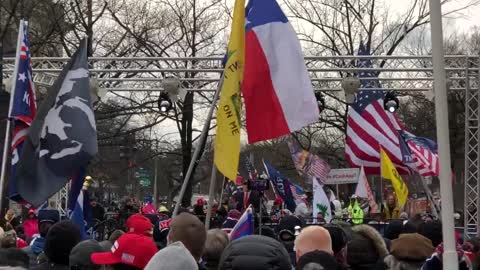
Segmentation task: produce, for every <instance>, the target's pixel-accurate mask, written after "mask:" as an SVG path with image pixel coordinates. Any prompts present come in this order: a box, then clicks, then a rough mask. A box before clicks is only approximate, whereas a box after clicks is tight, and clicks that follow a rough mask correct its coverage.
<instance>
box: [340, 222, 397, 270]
mask: <svg viewBox="0 0 480 270" xmlns="http://www.w3.org/2000/svg"><path fill="white" fill-rule="evenodd" d="M352 231H353V233H352V239H351V240H350V241H349V242H348V244H347V262H348V264H349V265H350V269H352V270H364V269H385V266H384V263H383V258H384V257H385V256H387V255H388V250H387V246H386V244H385V241H384V240H383V238H382V236H381V235H380V233H378V231H377V230H376V229H375V228H373V227H371V226H368V225H357V226H354V227H353V228H352Z"/></svg>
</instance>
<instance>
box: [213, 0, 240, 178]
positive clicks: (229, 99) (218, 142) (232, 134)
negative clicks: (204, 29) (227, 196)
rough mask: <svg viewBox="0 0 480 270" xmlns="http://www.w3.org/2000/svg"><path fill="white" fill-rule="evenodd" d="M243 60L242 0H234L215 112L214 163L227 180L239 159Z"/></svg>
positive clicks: (235, 173)
mask: <svg viewBox="0 0 480 270" xmlns="http://www.w3.org/2000/svg"><path fill="white" fill-rule="evenodd" d="M244 63H245V0H236V1H235V8H234V11H233V22H232V32H231V33H230V41H229V43H228V54H227V59H226V64H225V71H224V74H223V84H222V89H221V92H220V103H219V105H218V111H217V135H216V138H215V152H214V160H215V166H217V168H218V171H220V172H221V173H222V174H223V175H224V176H226V177H227V178H228V179H231V180H232V181H233V179H236V177H237V172H238V161H239V158H240V129H241V127H242V123H241V118H240V114H241V106H242V105H241V97H240V86H241V85H242V80H243V68H244Z"/></svg>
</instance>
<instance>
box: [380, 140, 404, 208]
mask: <svg viewBox="0 0 480 270" xmlns="http://www.w3.org/2000/svg"><path fill="white" fill-rule="evenodd" d="M380 161H381V163H382V169H381V171H382V177H383V178H385V179H389V180H390V181H392V185H393V188H394V189H395V193H396V195H397V199H398V204H399V206H400V207H403V206H404V205H405V203H406V202H407V197H408V187H407V185H406V184H405V182H403V179H402V177H401V176H400V174H399V173H398V171H397V169H396V168H395V165H393V162H392V161H391V160H390V158H389V157H388V155H387V153H385V151H383V149H381V148H380Z"/></svg>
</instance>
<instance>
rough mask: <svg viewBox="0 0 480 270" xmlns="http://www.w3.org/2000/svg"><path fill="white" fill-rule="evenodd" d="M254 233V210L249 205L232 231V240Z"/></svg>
mask: <svg viewBox="0 0 480 270" xmlns="http://www.w3.org/2000/svg"><path fill="white" fill-rule="evenodd" d="M252 234H253V210H252V207H248V208H247V210H245V212H244V213H243V215H242V216H241V217H240V218H239V219H238V222H237V224H235V227H233V229H232V231H231V232H230V241H233V240H235V239H238V238H241V237H244V236H247V235H252Z"/></svg>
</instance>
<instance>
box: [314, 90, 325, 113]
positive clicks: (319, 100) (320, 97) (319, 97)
mask: <svg viewBox="0 0 480 270" xmlns="http://www.w3.org/2000/svg"><path fill="white" fill-rule="evenodd" d="M315 98H316V99H317V106H318V111H319V112H320V113H322V111H323V110H324V109H325V98H324V97H323V95H322V93H320V92H316V93H315Z"/></svg>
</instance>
